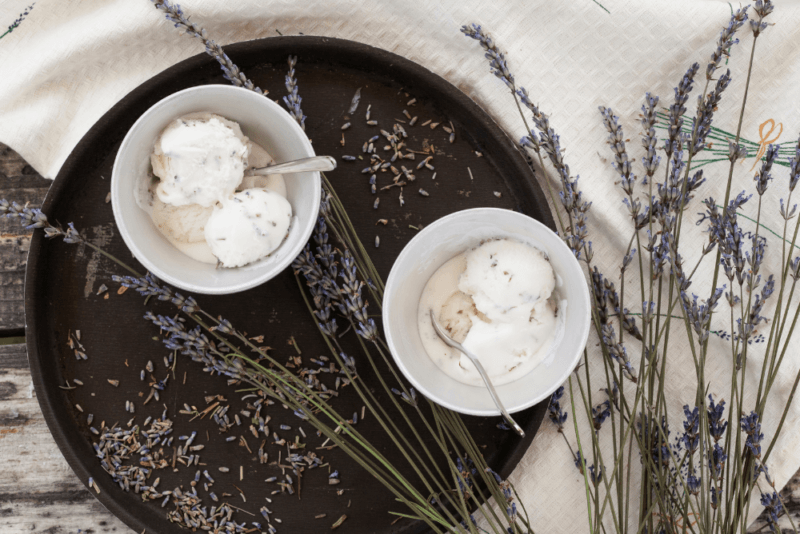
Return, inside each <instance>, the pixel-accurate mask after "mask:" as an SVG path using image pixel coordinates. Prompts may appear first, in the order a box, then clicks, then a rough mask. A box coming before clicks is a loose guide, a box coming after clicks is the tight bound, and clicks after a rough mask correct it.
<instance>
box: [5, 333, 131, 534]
mask: <svg viewBox="0 0 800 534" xmlns="http://www.w3.org/2000/svg"><path fill="white" fill-rule="evenodd" d="M0 462H2V465H3V468H2V473H3V474H2V476H0V533H2V534H12V533H13V534H18V533H21V532H36V533H47V534H61V533H64V534H66V533H70V534H75V533H76V532H78V529H82V530H83V532H96V533H100V532H118V533H124V532H131V530H130V529H129V528H128V527H127V526H125V525H124V524H123V523H122V522H121V521H120V520H119V519H117V518H116V517H114V516H113V515H111V513H109V512H108V511H107V510H106V509H105V508H103V506H102V505H101V504H100V503H99V502H98V501H97V500H95V498H94V497H92V495H91V493H89V491H88V490H86V488H85V487H84V486H83V484H81V482H80V481H79V480H78V479H77V477H76V476H75V474H74V473H73V472H72V470H71V469H70V467H69V466H68V465H67V462H66V460H64V457H63V456H62V455H61V452H60V451H59V450H58V447H57V446H56V443H55V441H53V438H52V436H51V435H50V432H49V430H48V429H47V424H46V423H45V421H44V417H43V415H42V411H41V410H40V409H39V403H38V402H37V400H36V392H35V391H34V389H33V385H32V383H31V374H30V371H29V370H28V359H27V357H26V355H25V345H0Z"/></svg>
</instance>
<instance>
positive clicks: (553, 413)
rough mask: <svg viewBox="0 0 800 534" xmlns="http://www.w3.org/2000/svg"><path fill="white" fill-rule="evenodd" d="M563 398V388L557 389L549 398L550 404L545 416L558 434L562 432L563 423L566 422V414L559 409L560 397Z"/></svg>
mask: <svg viewBox="0 0 800 534" xmlns="http://www.w3.org/2000/svg"><path fill="white" fill-rule="evenodd" d="M563 396H564V386H561V387H559V388H558V389H557V390H555V392H554V393H553V395H552V396H551V397H550V404H549V405H548V406H547V416H548V417H549V418H550V420H551V421H552V422H553V424H555V425H556V426H557V427H558V431H559V432H563V431H564V423H565V422H566V420H567V416H568V415H567V412H566V410H563V409H562V408H561V397H563Z"/></svg>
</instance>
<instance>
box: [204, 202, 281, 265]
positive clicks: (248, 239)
mask: <svg viewBox="0 0 800 534" xmlns="http://www.w3.org/2000/svg"><path fill="white" fill-rule="evenodd" d="M291 220H292V206H291V204H289V201H288V200H286V199H285V198H283V197H282V196H281V195H279V194H278V193H275V192H274V191H270V190H268V189H246V190H244V191H241V192H239V193H236V194H235V195H233V196H232V197H230V198H228V199H225V200H223V201H222V203H221V204H218V205H217V206H216V207H215V208H214V211H213V212H212V213H211V216H210V217H209V218H208V221H207V222H206V225H205V237H206V242H207V243H208V246H209V247H210V248H211V252H212V253H213V254H214V256H216V257H217V259H219V261H220V263H221V264H222V266H223V267H241V266H242V265H246V264H248V263H251V262H254V261H256V260H258V259H259V258H262V257H264V256H267V255H268V254H269V253H271V252H272V251H273V250H275V249H276V248H278V247H279V246H280V244H281V243H282V242H283V240H284V238H285V237H286V236H287V234H288V231H289V225H290V223H291Z"/></svg>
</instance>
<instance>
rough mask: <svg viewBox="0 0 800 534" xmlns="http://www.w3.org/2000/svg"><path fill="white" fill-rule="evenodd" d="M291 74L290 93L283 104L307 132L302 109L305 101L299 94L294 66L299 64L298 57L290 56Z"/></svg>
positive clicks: (288, 84)
mask: <svg viewBox="0 0 800 534" xmlns="http://www.w3.org/2000/svg"><path fill="white" fill-rule="evenodd" d="M288 63H289V73H288V74H287V75H286V90H287V91H289V95H288V96H284V97H283V103H284V104H286V107H287V108H289V113H290V115H291V116H292V117H294V120H296V121H297V124H299V125H300V127H301V128H302V129H303V131H305V129H306V116H305V115H303V110H302V109H300V103H301V102H302V101H303V99H302V98H301V97H300V95H299V94H298V92H297V78H295V75H294V66H295V65H296V64H297V56H294V57H292V56H289V59H288Z"/></svg>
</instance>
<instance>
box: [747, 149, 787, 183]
mask: <svg viewBox="0 0 800 534" xmlns="http://www.w3.org/2000/svg"><path fill="white" fill-rule="evenodd" d="M780 148H781V145H773V144H770V145H769V147H767V153H766V155H765V156H764V161H762V162H761V168H760V169H759V170H758V173H756V175H755V176H754V177H753V179H754V180H755V181H756V191H757V192H758V195H759V196H761V195H763V194H764V192H765V191H766V190H767V186H768V185H769V181H770V180H772V174H770V173H771V171H772V164H773V163H774V162H775V158H776V157H777V156H778V150H779V149H780Z"/></svg>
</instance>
